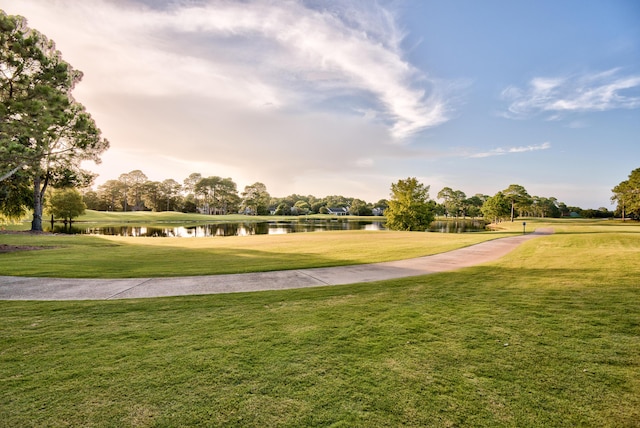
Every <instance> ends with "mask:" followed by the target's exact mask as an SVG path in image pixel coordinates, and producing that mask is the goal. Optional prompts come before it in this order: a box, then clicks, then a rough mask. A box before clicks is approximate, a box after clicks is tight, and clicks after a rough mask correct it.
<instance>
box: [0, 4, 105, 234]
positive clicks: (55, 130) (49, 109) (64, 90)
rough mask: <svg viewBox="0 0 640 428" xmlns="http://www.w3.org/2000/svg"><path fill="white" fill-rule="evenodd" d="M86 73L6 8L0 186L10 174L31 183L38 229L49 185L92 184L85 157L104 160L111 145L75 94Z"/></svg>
mask: <svg viewBox="0 0 640 428" xmlns="http://www.w3.org/2000/svg"><path fill="white" fill-rule="evenodd" d="M81 78H82V73H81V72H79V71H77V70H74V69H73V68H72V67H71V65H69V64H68V63H66V62H65V61H63V60H62V56H61V54H60V52H58V51H57V50H56V48H55V44H54V43H53V41H51V40H48V39H47V38H46V37H45V36H44V35H42V34H40V33H39V32H37V31H35V30H33V29H30V28H28V26H27V21H26V20H25V19H24V18H22V17H19V16H8V15H6V14H5V13H4V12H2V11H0V101H1V103H0V165H1V166H0V187H4V186H5V184H4V182H5V181H6V180H9V179H10V178H13V179H14V180H16V179H19V180H22V183H23V185H24V183H29V186H30V187H31V189H32V199H31V202H32V205H33V221H32V223H31V229H32V230H33V231H41V230H42V207H43V199H44V194H45V191H46V190H47V187H48V186H49V185H53V186H57V187H68V186H73V185H79V186H80V187H84V186H86V185H87V184H89V183H90V181H91V180H92V179H93V174H91V173H89V172H88V171H84V170H82V169H81V168H80V164H81V162H82V161H85V160H93V161H94V162H96V163H98V162H100V157H99V156H100V154H101V153H102V152H104V151H105V150H106V149H107V148H108V147H109V143H108V142H107V141H106V140H105V139H104V138H102V137H101V135H100V130H99V129H98V128H97V127H96V124H95V122H94V121H93V119H92V118H91V116H90V115H89V114H88V113H87V112H86V111H85V109H84V107H83V106H82V104H80V103H78V102H77V101H75V100H74V99H73V97H72V96H71V91H72V90H73V88H74V86H75V85H76V84H77V83H78V82H79V81H80V79H81ZM4 208H8V207H7V206H6V204H0V209H3V210H4ZM13 208H14V209H15V207H13Z"/></svg>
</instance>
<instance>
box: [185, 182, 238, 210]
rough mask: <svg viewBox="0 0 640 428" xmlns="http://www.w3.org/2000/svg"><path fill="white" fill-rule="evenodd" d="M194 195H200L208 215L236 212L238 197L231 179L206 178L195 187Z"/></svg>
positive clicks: (235, 186)
mask: <svg viewBox="0 0 640 428" xmlns="http://www.w3.org/2000/svg"><path fill="white" fill-rule="evenodd" d="M195 191H196V194H199V195H202V196H203V198H204V201H205V210H206V212H207V213H208V214H227V213H229V212H237V211H238V208H239V205H240V197H239V196H238V190H237V185H236V183H235V182H234V181H233V180H232V179H231V178H221V177H218V176H213V177H207V178H203V179H202V180H200V181H199V182H198V183H197V184H196V185H195Z"/></svg>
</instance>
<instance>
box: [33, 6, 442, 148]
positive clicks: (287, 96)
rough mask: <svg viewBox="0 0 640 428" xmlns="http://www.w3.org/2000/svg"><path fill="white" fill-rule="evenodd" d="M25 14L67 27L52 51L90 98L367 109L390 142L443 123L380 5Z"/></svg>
mask: <svg viewBox="0 0 640 428" xmlns="http://www.w3.org/2000/svg"><path fill="white" fill-rule="evenodd" d="M23 7H25V8H27V10H28V11H29V12H30V13H29V15H33V16H35V17H36V18H37V17H38V15H39V16H41V17H42V16H47V17H48V18H49V19H52V20H55V21H58V22H65V21H68V22H73V25H71V24H69V25H67V26H66V29H65V30H63V31H64V33H61V32H60V30H59V28H60V27H59V26H56V32H55V34H56V40H57V41H58V42H59V44H60V45H61V48H64V52H70V51H74V52H73V53H72V55H71V57H69V58H68V60H69V61H70V62H71V63H72V64H74V65H76V67H78V68H80V69H82V70H83V71H84V72H85V76H86V77H85V79H86V80H87V82H88V83H89V81H90V83H92V84H91V85H86V86H87V87H90V88H91V89H86V90H87V91H102V93H103V94H104V93H106V92H120V93H126V94H129V95H130V94H141V95H146V96H153V97H162V96H166V95H176V94H188V95H193V94H197V95H198V96H201V97H209V98H210V99H212V100H220V101H222V102H225V101H232V102H236V103H244V104H245V105H246V106H247V107H248V108H259V107H264V106H269V107H271V108H280V109H283V110H288V111H291V110H300V109H310V108H313V107H314V106H318V105H322V106H325V107H327V108H328V106H332V105H333V104H336V103H338V104H341V103H344V102H345V100H347V102H348V103H349V104H352V105H350V106H349V107H348V108H347V107H346V106H345V107H343V108H344V110H345V111H349V110H351V112H352V114H355V113H356V111H357V110H358V109H368V110H374V111H375V112H376V114H375V115H369V118H375V120H379V121H382V122H383V123H384V124H385V125H386V126H387V127H388V129H389V133H390V135H391V136H392V137H393V138H394V139H395V140H397V141H402V140H403V139H405V138H407V137H409V136H411V135H413V134H415V133H417V132H419V131H421V130H423V129H425V128H428V127H432V126H436V125H439V124H441V123H443V122H445V121H446V120H447V119H448V117H447V114H448V111H449V107H448V106H447V105H446V103H445V102H444V100H443V98H442V96H441V95H439V94H438V89H437V87H436V84H435V83H434V81H433V80H430V79H429V78H428V77H427V76H426V75H425V74H424V73H423V72H421V71H419V70H417V69H415V68H414V67H413V66H412V65H411V64H409V63H408V62H407V61H406V60H405V59H403V51H402V49H401V48H400V43H401V41H402V39H403V37H404V34H403V33H402V31H401V30H400V29H398V28H397V26H396V24H395V19H394V16H393V13H392V12H391V11H389V10H387V9H385V8H383V7H380V6H378V5H377V4H371V3H366V4H364V3H363V4H360V7H359V6H358V4H353V3H349V4H343V3H342V2H336V3H331V2H327V3H326V4H325V5H324V6H323V8H322V9H317V8H316V9H314V8H311V7H307V6H306V5H305V3H303V2H301V1H294V0H290V1H270V0H252V1H249V2H228V1H209V2H206V3H204V4H200V5H198V4H194V3H193V2H184V3H170V4H169V5H168V6H166V8H156V9H151V8H146V7H143V6H140V5H135V4H132V3H127V2H117V3H116V2H107V1H100V0H96V1H92V2H81V3H78V2H71V1H56V2H55V8H53V7H51V6H47V5H45V4H44V3H43V2H37V1H31V2H30V1H26V5H24V6H23ZM52 15H53V16H52ZM37 25H38V26H39V23H37ZM62 45H64V46H62ZM65 58H67V57H66V53H65ZM94 83H95V84H94ZM343 113H344V111H343Z"/></svg>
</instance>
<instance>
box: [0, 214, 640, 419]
mask: <svg viewBox="0 0 640 428" xmlns="http://www.w3.org/2000/svg"><path fill="white" fill-rule="evenodd" d="M554 227H556V231H557V233H556V234H554V235H552V236H547V237H543V238H539V239H535V240H531V241H528V242H526V243H525V244H523V245H522V246H521V247H519V248H518V249H516V250H515V251H514V252H512V253H510V254H509V255H508V256H506V257H504V258H503V259H501V260H500V261H497V262H494V263H491V264H487V265H483V266H478V267H474V268H468V269H464V270H460V271H456V272H450V273H443V274H437V275H429V276H423V277H415V278H408V279H402V280H393V281H384V282H377V283H371V284H355V285H348V286H338V287H323V288H317V289H304V290H290V291H282V292H261V293H247V294H230V295H210V296H191V297H180V298H163V299H148V300H120V301H96V302H0V314H1V315H0V320H1V322H2V334H1V335H0V380H1V382H2V388H0V426H7V427H16V426H19V427H36V426H37V427H41V426H83V427H91V426H100V427H121V426H138V427H143V426H157V427H173V426H250V427H264V426H287V427H298V426H349V427H351V426H356V427H358V426H361V427H376V426H385V427H386V426H401V425H403V426H416V427H417V426H420V427H422V426H485V427H502V426H504V427H527V426H539V427H549V426H553V427H575V426H589V427H608V426H609V427H634V426H638V421H639V420H640V280H639V279H638V278H640V226H638V225H637V224H634V225H622V224H618V223H614V222H601V223H597V222H596V223H591V222H578V223H575V222H574V223H571V222H569V223H567V222H555V223H554ZM311 235H314V234H308V236H311ZM315 235H319V236H323V237H325V236H327V235H325V234H324V233H318V234H315ZM474 236H475V235H474ZM3 238H4V237H3ZM105 242H106V243H107V244H109V245H115V244H114V243H113V242H110V241H105ZM127 245H129V244H127ZM4 256H5V255H0V257H4ZM274 257H275V256H274ZM286 257H289V254H288V253H287V254H286Z"/></svg>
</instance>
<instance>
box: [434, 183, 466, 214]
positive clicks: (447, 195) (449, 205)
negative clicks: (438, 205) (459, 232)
mask: <svg viewBox="0 0 640 428" xmlns="http://www.w3.org/2000/svg"><path fill="white" fill-rule="evenodd" d="M466 198H467V195H465V193H464V192H463V191H461V190H453V189H452V188H451V187H445V188H444V189H442V190H441V191H439V192H438V199H442V200H444V204H443V205H444V208H445V211H446V214H447V215H448V216H455V217H456V218H457V217H458V215H460V214H462V216H463V217H464V216H465V211H466V210H465V208H466V204H465V202H466Z"/></svg>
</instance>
